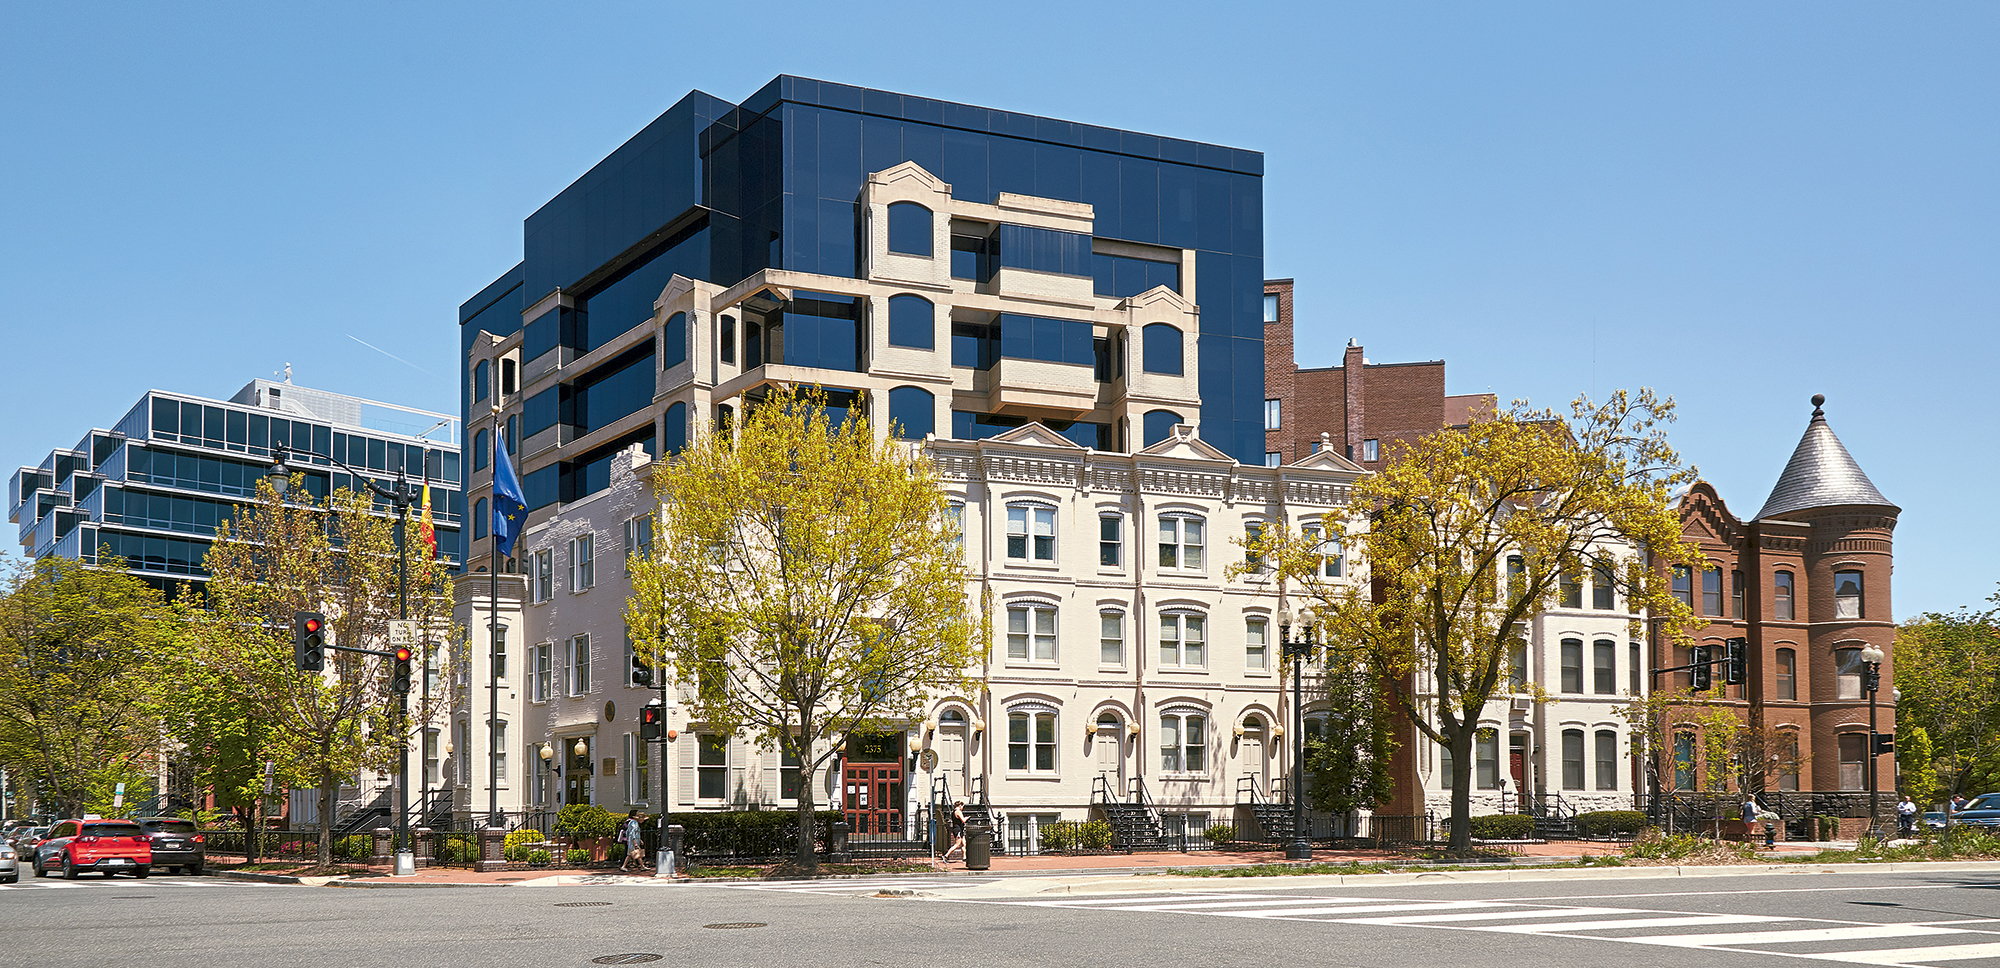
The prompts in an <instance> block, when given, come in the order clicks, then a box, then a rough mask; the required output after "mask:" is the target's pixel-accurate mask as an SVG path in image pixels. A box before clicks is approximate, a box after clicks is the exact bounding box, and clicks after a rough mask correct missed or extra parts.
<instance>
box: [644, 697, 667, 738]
mask: <svg viewBox="0 0 2000 968" xmlns="http://www.w3.org/2000/svg"><path fill="white" fill-rule="evenodd" d="M666 726H667V709H666V707H665V706H661V705H659V704H658V703H647V704H646V705H644V706H641V707H639V739H640V740H641V741H642V742H648V743H652V742H658V741H659V739H660V737H661V736H662V735H664V734H665V731H666Z"/></svg>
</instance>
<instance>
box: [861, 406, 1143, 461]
mask: <svg viewBox="0 0 2000 968" xmlns="http://www.w3.org/2000/svg"><path fill="white" fill-rule="evenodd" d="M892 405H893V404H892ZM1036 422H1037V423H1039V424H1041V425H1042V426H1044V427H1047V428H1049V429H1050V430H1053V431H1055V432H1056V433H1058V434H1061V435H1062V436H1064V437H1067V438H1069V439H1070V440H1071V441H1074V442H1075V443H1076V444H1078V445H1079V446H1083V447H1094V448H1096V449H1098V450H1110V449H1111V425H1109V424H1101V423H1089V422H1086V421H1082V420H1077V421H1069V420H1038V421H1036ZM1026 423H1028V421H1027V420H1026V419H1025V418H1022V417H1016V416H1012V415H1008V414H996V413H975V412H973V411H970V410H953V411H952V412H951V436H952V438H953V439H956V440H985V439H986V438H988V437H997V436H999V435H1000V434H1004V433H1006V432H1007V431H1009V430H1012V429H1014V428H1015V427H1019V426H1022V425H1024V424H1026Z"/></svg>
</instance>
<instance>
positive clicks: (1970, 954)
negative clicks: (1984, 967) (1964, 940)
mask: <svg viewBox="0 0 2000 968" xmlns="http://www.w3.org/2000/svg"><path fill="white" fill-rule="evenodd" d="M1808 957H1812V958H1821V959H1824V960H1827V961H1846V962H1851V963H1853V964H1857V965H1909V966H1916V965H1926V964H1929V963H1930V962H1933V961H1965V960H1968V959H1971V958H2000V944H1953V945H1942V946H1940V947H1936V948H1878V949H1876V950H1873V951H1822V952H1819V953H1818V954H1814V955H1809V956H1808Z"/></svg>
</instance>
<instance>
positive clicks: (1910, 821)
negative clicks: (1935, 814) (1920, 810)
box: [1896, 793, 1917, 837]
mask: <svg viewBox="0 0 2000 968" xmlns="http://www.w3.org/2000/svg"><path fill="white" fill-rule="evenodd" d="M1896 833H1897V834H1899V835H1901V836H1904V837H1915V836H1916V835H1917V803H1916V801H1915V800H1912V799H1910V795H1909V794H1907V793H1905V794H1903V799H1902V800H1901V801H1899V802H1897V804H1896Z"/></svg>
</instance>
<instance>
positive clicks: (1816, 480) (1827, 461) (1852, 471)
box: [1757, 394, 1901, 518]
mask: <svg viewBox="0 0 2000 968" xmlns="http://www.w3.org/2000/svg"><path fill="white" fill-rule="evenodd" d="M1812 402H1813V412H1812V422H1811V423H1809V424H1807V425H1806V433H1805V436H1804V437H1801V438H1799V446H1798V449H1797V450H1794V451H1792V459H1791V460H1790V461H1789V462H1787V463H1786V464H1785V472H1784V473H1783V474H1780V475H1778V483H1777V486H1775V487H1773V488H1771V496H1770V497H1769V498H1767V499H1765V501H1764V509H1763V510H1761V511H1758V512H1757V517H1759V518H1773V517H1777V516H1779V515H1783V514H1789V513H1791V512H1793V511H1804V510H1807V509H1810V508H1825V507H1844V506H1848V505H1857V504H1859V505H1874V506H1877V507H1886V508H1892V509H1895V510H1901V509H1900V508H1897V507H1896V505H1894V504H1891V503H1889V499H1888V498H1886V497H1883V496H1882V492H1881V491H1878V490H1876V489H1875V483H1874V482H1873V481H1870V480H1869V479H1868V475H1867V474H1864V473H1862V471H1861V465H1859V464H1856V463H1855V462H1854V455H1852V454H1849V453H1848V452H1847V448H1846V447H1845V446H1844V445H1842V444H1841V442H1840V438H1839V437H1836V436H1834V435H1833V428H1832V427H1830V426H1828V425H1827V422H1826V412H1825V411H1824V410H1822V409H1820V406H1821V405H1822V404H1824V403H1826V397H1824V396H1822V395H1820V394H1814V395H1813V398H1812Z"/></svg>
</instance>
